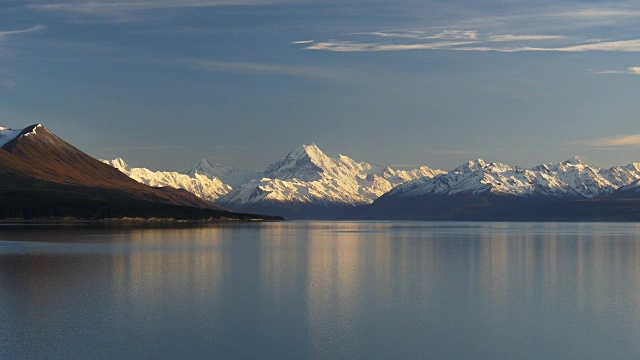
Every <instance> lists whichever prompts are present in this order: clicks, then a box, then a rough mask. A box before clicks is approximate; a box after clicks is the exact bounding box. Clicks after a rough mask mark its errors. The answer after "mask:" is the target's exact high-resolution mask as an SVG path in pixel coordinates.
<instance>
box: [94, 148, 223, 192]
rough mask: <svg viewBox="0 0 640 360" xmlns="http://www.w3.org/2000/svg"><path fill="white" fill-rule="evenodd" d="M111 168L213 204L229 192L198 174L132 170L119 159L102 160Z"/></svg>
mask: <svg viewBox="0 0 640 360" xmlns="http://www.w3.org/2000/svg"><path fill="white" fill-rule="evenodd" d="M102 162H104V163H106V164H109V165H111V166H113V167H114V168H116V169H118V170H120V171H121V172H123V173H124V174H126V175H128V176H129V177H131V178H132V179H134V180H136V181H138V182H140V183H143V184H146V185H150V186H154V187H166V186H169V187H173V188H176V189H185V190H187V191H189V192H190V193H192V194H194V195H197V196H198V197H200V198H201V199H204V200H207V201H211V202H215V201H217V200H218V198H220V196H222V195H225V194H227V193H228V192H229V191H231V186H229V185H227V184H225V183H223V182H222V181H220V179H218V178H215V177H209V176H206V175H204V174H202V173H200V172H197V171H196V172H194V174H193V176H190V175H186V174H181V173H178V172H169V171H151V170H149V169H146V168H132V167H130V166H129V165H127V163H126V162H125V161H124V160H122V159H121V158H117V159H115V160H102Z"/></svg>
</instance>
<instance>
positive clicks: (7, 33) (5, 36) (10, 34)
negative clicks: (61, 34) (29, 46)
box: [0, 25, 45, 89]
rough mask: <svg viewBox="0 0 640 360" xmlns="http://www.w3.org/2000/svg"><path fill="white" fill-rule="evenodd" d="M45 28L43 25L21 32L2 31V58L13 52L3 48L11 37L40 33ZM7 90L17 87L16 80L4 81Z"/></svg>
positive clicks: (0, 41) (0, 47)
mask: <svg viewBox="0 0 640 360" xmlns="http://www.w3.org/2000/svg"><path fill="white" fill-rule="evenodd" d="M44 28H45V27H44V26H42V25H38V26H33V27H30V28H27V29H20V30H4V31H0V56H4V55H10V54H11V52H10V51H9V50H7V49H6V48H5V47H3V46H2V43H3V42H6V41H8V40H9V39H10V38H11V37H13V36H15V35H20V34H26V33H31V32H35V31H40V30H43V29H44ZM2 85H3V86H4V87H5V88H6V89H10V88H13V87H15V85H16V84H15V81H14V80H7V81H4V82H3V84H2Z"/></svg>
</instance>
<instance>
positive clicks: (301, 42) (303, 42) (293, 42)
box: [289, 40, 313, 45]
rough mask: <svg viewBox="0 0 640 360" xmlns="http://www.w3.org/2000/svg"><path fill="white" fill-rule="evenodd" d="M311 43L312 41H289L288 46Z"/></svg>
mask: <svg viewBox="0 0 640 360" xmlns="http://www.w3.org/2000/svg"><path fill="white" fill-rule="evenodd" d="M312 42H313V40H298V41H291V42H290V43H289V44H292V45H300V44H311V43H312Z"/></svg>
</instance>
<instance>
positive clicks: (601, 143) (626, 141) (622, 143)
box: [574, 134, 640, 148]
mask: <svg viewBox="0 0 640 360" xmlns="http://www.w3.org/2000/svg"><path fill="white" fill-rule="evenodd" d="M574 144H577V145H586V146H591V147H594V148H613V147H627V146H639V145H640V134H627V135H618V136H612V137H604V138H599V139H592V140H581V141H575V142H574Z"/></svg>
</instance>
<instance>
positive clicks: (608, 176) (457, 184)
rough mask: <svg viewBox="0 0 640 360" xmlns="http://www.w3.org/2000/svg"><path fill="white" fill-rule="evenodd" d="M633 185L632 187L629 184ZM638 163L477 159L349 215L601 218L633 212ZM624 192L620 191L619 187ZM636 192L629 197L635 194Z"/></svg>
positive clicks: (399, 188) (408, 185)
mask: <svg viewBox="0 0 640 360" xmlns="http://www.w3.org/2000/svg"><path fill="white" fill-rule="evenodd" d="M634 184H637V185H634ZM635 186H637V187H638V188H639V189H640V164H637V163H634V164H630V165H626V166H616V167H612V168H610V169H601V168H599V167H597V166H591V165H588V164H585V163H584V162H582V160H580V159H579V158H577V157H575V158H572V159H569V160H567V161H564V162H562V163H559V164H543V165H539V166H536V167H533V168H531V169H522V168H519V167H512V166H509V165H505V164H500V163H487V162H485V161H483V160H482V159H477V160H474V161H469V162H467V163H465V164H462V165H460V166H459V167H457V168H455V169H453V170H451V171H449V172H448V173H446V174H441V175H438V176H435V177H433V178H421V179H416V180H412V181H408V182H406V183H404V184H401V185H399V186H397V187H396V188H394V189H393V190H391V191H390V192H388V193H386V194H384V195H383V196H381V197H380V198H378V199H377V200H376V201H375V202H373V203H372V204H371V205H368V206H364V207H360V208H358V209H355V210H354V211H351V212H350V213H349V214H346V215H345V216H346V217H349V218H369V219H422V220H536V221H541V220H544V221H549V220H553V221H575V220H585V219H591V220H606V219H611V218H615V217H616V216H622V217H621V218H625V216H627V215H628V214H632V213H634V211H635V210H633V209H632V208H633V206H635V205H633V203H629V202H627V203H625V202H620V200H616V199H622V198H634V196H632V195H630V194H633V193H632V191H633V189H634V188H635ZM623 190H624V191H623ZM637 197H638V195H635V198H637Z"/></svg>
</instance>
